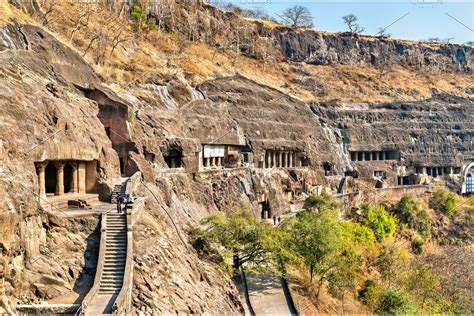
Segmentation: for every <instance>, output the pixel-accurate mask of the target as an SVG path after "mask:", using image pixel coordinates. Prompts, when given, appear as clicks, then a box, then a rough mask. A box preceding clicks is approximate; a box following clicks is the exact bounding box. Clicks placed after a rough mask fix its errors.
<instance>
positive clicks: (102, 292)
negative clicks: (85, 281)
mask: <svg viewBox="0 0 474 316" xmlns="http://www.w3.org/2000/svg"><path fill="white" fill-rule="evenodd" d="M120 290H121V288H120V289H110V290H106V289H99V294H118V293H120Z"/></svg>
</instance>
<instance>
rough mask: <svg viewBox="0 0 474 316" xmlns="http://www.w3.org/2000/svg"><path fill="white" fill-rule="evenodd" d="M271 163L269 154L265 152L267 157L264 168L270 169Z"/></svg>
mask: <svg viewBox="0 0 474 316" xmlns="http://www.w3.org/2000/svg"><path fill="white" fill-rule="evenodd" d="M271 163H272V160H271V157H270V152H269V151H268V150H267V157H266V165H265V168H271V166H272V165H271Z"/></svg>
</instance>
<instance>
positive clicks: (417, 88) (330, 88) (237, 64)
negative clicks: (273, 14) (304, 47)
mask: <svg viewBox="0 0 474 316" xmlns="http://www.w3.org/2000/svg"><path fill="white" fill-rule="evenodd" d="M40 7H41V13H38V12H36V13H34V14H32V15H31V16H27V15H25V13H23V12H22V11H20V10H18V9H16V8H15V7H14V6H12V5H9V4H7V3H3V4H0V8H1V10H2V12H4V13H5V14H4V15H2V16H1V17H0V23H1V24H7V23H11V21H12V19H14V20H16V21H17V22H20V23H36V24H38V25H41V26H42V27H44V28H46V29H48V30H49V31H50V32H53V33H54V34H56V36H57V37H59V38H60V39H61V40H62V41H64V42H66V43H67V44H69V45H70V46H73V47H74V48H75V49H76V50H77V51H78V52H79V53H81V54H82V55H83V56H84V57H85V58H86V59H87V60H88V61H89V62H91V63H92V64H93V65H94V67H95V69H96V71H98V72H99V73H100V74H101V75H102V77H103V78H104V80H105V81H107V82H108V83H109V84H110V85H112V86H113V87H116V88H119V87H127V88H128V87H131V86H132V87H133V86H136V85H137V84H140V83H144V82H147V80H149V79H150V78H156V77H157V76H163V75H177V76H181V77H184V78H186V79H187V80H189V81H190V82H191V83H194V84H197V83H200V82H202V81H204V80H207V79H209V78H212V77H218V76H222V75H229V74H235V73H240V74H242V75H244V76H246V77H248V78H250V79H253V80H256V81H258V82H261V83H264V84H266V85H269V86H271V87H273V88H276V89H279V90H281V91H282V92H285V93H288V94H290V95H292V96H294V97H297V98H300V99H302V100H305V101H309V100H317V101H332V100H337V101H338V102H343V103H344V102H386V101H393V100H414V99H422V98H428V97H431V96H432V94H433V91H436V92H437V93H442V92H445V93H453V94H458V95H465V94H464V92H463V91H466V89H468V88H470V82H471V81H472V80H471V76H470V75H462V74H451V73H443V74H441V73H431V72H420V71H417V70H411V69H404V68H402V67H400V66H397V65H385V64H384V65H383V66H381V67H379V68H373V67H363V66H349V65H331V66H324V65H308V64H306V63H287V62H286V61H285V60H284V58H283V56H282V54H281V51H280V50H279V49H278V48H277V47H275V46H274V45H273V44H272V43H271V42H269V41H268V39H266V38H262V37H258V36H255V34H254V33H255V32H254V30H255V25H254V20H249V19H246V18H244V17H239V16H238V15H236V16H235V17H232V19H231V20H230V22H228V23H224V22H223V21H219V20H215V19H213V18H212V16H216V15H219V13H216V12H215V11H214V10H219V9H216V8H214V9H212V7H207V6H200V5H197V4H183V3H177V2H175V1H162V2H159V8H158V9H157V10H155V11H156V12H155V11H153V12H151V11H149V10H148V9H147V8H146V7H145V6H140V5H139V4H137V5H136V6H134V7H133V9H132V10H131V11H130V12H126V11H125V10H124V9H123V7H113V6H111V5H106V4H102V3H101V2H99V1H92V2H86V1H45V2H41V3H40ZM251 15H252V16H250V15H249V17H253V18H266V16H265V14H264V13H261V14H260V13H258V12H257V13H255V14H254V13H252V14H251ZM244 16H245V14H244ZM204 21H209V24H207V22H206V23H204ZM272 23H273V22H272ZM203 27H205V28H208V31H206V32H203V31H202V29H203ZM115 84H117V85H115Z"/></svg>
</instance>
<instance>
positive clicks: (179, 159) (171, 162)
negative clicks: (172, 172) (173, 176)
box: [163, 148, 183, 168]
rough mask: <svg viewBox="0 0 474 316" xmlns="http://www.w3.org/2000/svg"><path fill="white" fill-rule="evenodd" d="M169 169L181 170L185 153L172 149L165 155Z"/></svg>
mask: <svg viewBox="0 0 474 316" xmlns="http://www.w3.org/2000/svg"><path fill="white" fill-rule="evenodd" d="M163 158H164V160H165V162H166V164H167V165H168V167H169V168H181V167H182V164H183V152H182V150H181V149H177V148H172V149H170V150H169V151H168V152H167V153H165V154H164V155H163Z"/></svg>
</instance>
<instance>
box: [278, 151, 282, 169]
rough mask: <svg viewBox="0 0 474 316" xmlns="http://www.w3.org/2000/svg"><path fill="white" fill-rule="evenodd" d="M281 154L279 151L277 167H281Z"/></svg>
mask: <svg viewBox="0 0 474 316" xmlns="http://www.w3.org/2000/svg"><path fill="white" fill-rule="evenodd" d="M282 158H283V153H282V152H281V151H279V152H278V167H280V168H281V167H283V164H282Z"/></svg>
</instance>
